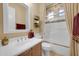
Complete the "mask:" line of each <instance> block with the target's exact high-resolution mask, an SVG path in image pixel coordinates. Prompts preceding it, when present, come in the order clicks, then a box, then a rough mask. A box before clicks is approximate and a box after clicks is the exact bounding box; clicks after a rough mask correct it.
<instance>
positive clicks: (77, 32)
mask: <svg viewBox="0 0 79 59" xmlns="http://www.w3.org/2000/svg"><path fill="white" fill-rule="evenodd" d="M73 35H74V36H79V13H78V14H77V15H76V16H74V20H73Z"/></svg>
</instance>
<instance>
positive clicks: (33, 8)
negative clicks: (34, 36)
mask: <svg viewBox="0 0 79 59" xmlns="http://www.w3.org/2000/svg"><path fill="white" fill-rule="evenodd" d="M34 16H40V5H39V4H37V3H33V4H30V20H31V29H33V31H34V32H35V33H39V32H40V28H35V27H34Z"/></svg>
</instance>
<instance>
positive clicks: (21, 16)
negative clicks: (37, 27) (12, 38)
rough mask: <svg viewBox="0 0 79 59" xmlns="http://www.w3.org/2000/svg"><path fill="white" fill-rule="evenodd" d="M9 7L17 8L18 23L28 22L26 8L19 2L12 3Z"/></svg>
mask: <svg viewBox="0 0 79 59" xmlns="http://www.w3.org/2000/svg"><path fill="white" fill-rule="evenodd" d="M9 7H12V8H15V12H16V14H15V15H16V23H19V24H25V22H26V8H25V7H24V6H22V5H21V4H19V3H10V4H9Z"/></svg>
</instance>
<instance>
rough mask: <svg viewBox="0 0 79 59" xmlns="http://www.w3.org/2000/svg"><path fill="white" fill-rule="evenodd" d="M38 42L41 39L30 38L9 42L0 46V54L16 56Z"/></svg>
mask: <svg viewBox="0 0 79 59" xmlns="http://www.w3.org/2000/svg"><path fill="white" fill-rule="evenodd" d="M40 42H42V39H38V38H31V39H28V40H25V41H23V42H19V43H16V42H13V44H12V43H10V44H8V45H6V46H2V47H0V56H17V55H19V54H20V53H22V52H24V51H25V50H28V49H30V48H32V47H33V46H35V45H36V44H38V43H40Z"/></svg>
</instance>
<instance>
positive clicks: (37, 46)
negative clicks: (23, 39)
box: [31, 43, 42, 56]
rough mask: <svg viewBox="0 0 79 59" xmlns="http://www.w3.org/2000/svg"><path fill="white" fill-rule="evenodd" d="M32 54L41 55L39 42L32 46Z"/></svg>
mask: <svg viewBox="0 0 79 59" xmlns="http://www.w3.org/2000/svg"><path fill="white" fill-rule="evenodd" d="M31 53H32V56H41V55H42V47H41V43H39V44H37V45H36V46H34V47H33V48H32V51H31Z"/></svg>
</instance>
